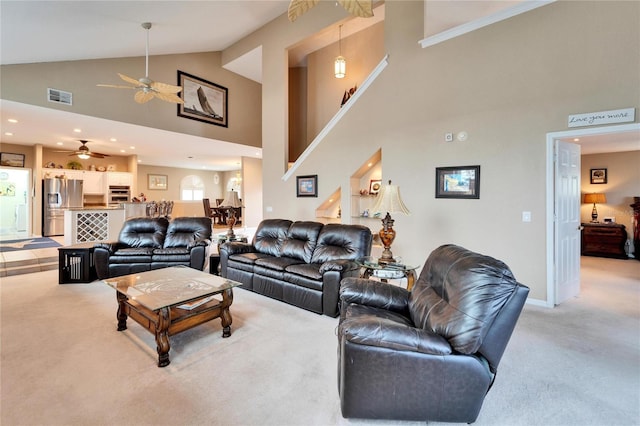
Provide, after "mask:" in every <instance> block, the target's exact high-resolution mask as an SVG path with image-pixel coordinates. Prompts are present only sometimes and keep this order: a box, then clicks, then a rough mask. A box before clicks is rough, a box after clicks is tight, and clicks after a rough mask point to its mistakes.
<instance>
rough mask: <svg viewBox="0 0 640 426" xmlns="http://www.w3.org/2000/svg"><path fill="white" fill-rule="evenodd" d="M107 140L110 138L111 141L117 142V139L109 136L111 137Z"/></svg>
mask: <svg viewBox="0 0 640 426" xmlns="http://www.w3.org/2000/svg"><path fill="white" fill-rule="evenodd" d="M109 140H110V141H111V142H118V139H116V138H111V139H109Z"/></svg>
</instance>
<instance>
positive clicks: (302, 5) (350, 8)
mask: <svg viewBox="0 0 640 426" xmlns="http://www.w3.org/2000/svg"><path fill="white" fill-rule="evenodd" d="M319 1H320V0H291V3H289V10H288V12H287V15H288V17H289V21H291V22H293V21H295V20H296V19H297V18H298V17H299V16H301V15H302V14H304V13H305V12H307V11H308V10H309V9H311V8H312V7H314V6H315V5H316V4H318V2H319ZM337 3H340V4H341V5H342V7H344V8H345V10H346V11H347V12H349V13H350V14H352V15H353V16H359V17H360V18H371V17H372V16H373V1H372V0H337Z"/></svg>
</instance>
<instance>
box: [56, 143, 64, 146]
mask: <svg viewBox="0 0 640 426" xmlns="http://www.w3.org/2000/svg"><path fill="white" fill-rule="evenodd" d="M56 145H64V144H63V143H62V142H56Z"/></svg>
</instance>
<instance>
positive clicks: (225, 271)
mask: <svg viewBox="0 0 640 426" xmlns="http://www.w3.org/2000/svg"><path fill="white" fill-rule="evenodd" d="M372 238H373V236H372V235H371V231H370V230H369V228H367V227H365V226H361V225H343V224H327V225H323V224H322V223H319V222H310V221H299V222H292V221H290V220H286V219H267V220H263V221H262V222H261V223H260V224H259V225H258V228H257V229H256V232H255V234H254V236H253V239H252V242H251V243H241V242H226V243H224V244H222V245H221V246H220V249H219V250H220V273H221V275H222V276H223V277H225V278H229V279H231V280H234V281H239V282H241V283H242V284H243V285H242V286H241V287H240V288H243V289H245V290H251V291H254V292H256V293H260V294H263V295H265V296H268V297H271V298H274V299H277V300H280V301H283V302H286V303H289V304H292V305H295V306H298V307H300V308H304V309H307V310H310V311H312V312H315V313H318V314H324V315H328V316H331V317H336V316H338V313H339V310H338V291H339V289H340V281H341V280H342V279H343V278H345V277H355V276H358V275H359V271H360V267H359V266H358V264H357V263H356V262H355V260H356V259H358V258H359V257H363V256H369V255H370V254H371V242H372Z"/></svg>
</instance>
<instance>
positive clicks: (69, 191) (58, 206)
mask: <svg viewBox="0 0 640 426" xmlns="http://www.w3.org/2000/svg"><path fill="white" fill-rule="evenodd" d="M82 184H83V181H82V180H76V179H58V178H52V179H43V181H42V197H43V198H44V199H43V202H42V209H43V212H42V235H43V236H45V237H50V236H53V235H64V212H65V210H68V209H70V208H75V207H82V204H83V203H82V198H83V188H82Z"/></svg>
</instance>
